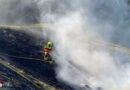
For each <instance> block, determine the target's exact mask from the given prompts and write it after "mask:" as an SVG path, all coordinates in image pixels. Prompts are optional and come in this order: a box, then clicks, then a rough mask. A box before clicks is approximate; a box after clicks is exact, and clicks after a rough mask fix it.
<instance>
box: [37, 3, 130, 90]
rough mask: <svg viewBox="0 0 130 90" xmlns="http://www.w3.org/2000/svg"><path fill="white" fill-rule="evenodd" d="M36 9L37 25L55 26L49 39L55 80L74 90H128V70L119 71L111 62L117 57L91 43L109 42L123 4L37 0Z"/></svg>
mask: <svg viewBox="0 0 130 90" xmlns="http://www.w3.org/2000/svg"><path fill="white" fill-rule="evenodd" d="M38 5H39V7H40V10H41V22H42V23H44V22H48V23H51V24H53V25H54V26H55V28H54V30H53V33H51V35H49V36H50V39H51V40H52V41H53V43H54V45H55V50H54V52H53V58H55V60H56V63H57V64H58V66H57V68H56V72H57V78H58V79H59V80H61V81H64V82H66V83H68V84H70V85H72V86H77V87H85V86H86V85H89V86H90V87H91V88H92V89H96V88H97V87H101V88H103V89H104V90H130V86H129V85H130V79H129V76H130V74H129V67H123V68H122V63H119V64H117V60H116V59H115V57H116V58H117V57H119V55H115V56H113V55H111V53H112V51H110V50H108V49H106V48H104V47H101V46H100V45H98V44H96V42H95V41H94V40H99V39H102V40H104V41H105V40H109V41H111V39H113V38H111V37H112V34H113V32H114V31H115V30H116V29H117V27H118V25H120V23H121V22H122V21H123V19H124V17H125V14H126V13H125V12H126V9H127V6H126V4H125V2H124V1H123V0H120V1H117V0H116V1H114V0H100V1H99V0H93V1H92V0H66V1H65V0H61V1H59V0H39V3H38ZM54 8H55V9H54ZM59 14H60V15H59ZM115 25H116V27H115ZM122 60H123V59H120V60H119V61H122Z"/></svg>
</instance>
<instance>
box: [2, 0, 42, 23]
mask: <svg viewBox="0 0 130 90" xmlns="http://www.w3.org/2000/svg"><path fill="white" fill-rule="evenodd" d="M39 14H40V13H39V9H38V7H37V4H36V3H35V2H34V0H0V24H8V25H27V24H34V23H38V21H39Z"/></svg>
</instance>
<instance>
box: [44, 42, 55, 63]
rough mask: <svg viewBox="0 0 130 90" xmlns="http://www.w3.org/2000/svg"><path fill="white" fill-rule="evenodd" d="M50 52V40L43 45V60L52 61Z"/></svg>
mask: <svg viewBox="0 0 130 90" xmlns="http://www.w3.org/2000/svg"><path fill="white" fill-rule="evenodd" d="M51 52H52V42H51V41H49V42H48V43H47V45H46V46H45V47H44V61H47V62H49V63H53V61H52V60H51Z"/></svg>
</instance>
